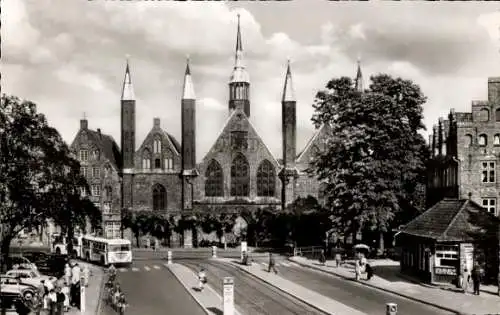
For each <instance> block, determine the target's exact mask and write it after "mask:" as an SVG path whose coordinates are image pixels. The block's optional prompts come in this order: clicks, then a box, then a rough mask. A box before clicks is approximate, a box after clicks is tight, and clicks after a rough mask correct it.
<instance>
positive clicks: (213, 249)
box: [212, 246, 217, 258]
mask: <svg viewBox="0 0 500 315" xmlns="http://www.w3.org/2000/svg"><path fill="white" fill-rule="evenodd" d="M212 258H217V246H212Z"/></svg>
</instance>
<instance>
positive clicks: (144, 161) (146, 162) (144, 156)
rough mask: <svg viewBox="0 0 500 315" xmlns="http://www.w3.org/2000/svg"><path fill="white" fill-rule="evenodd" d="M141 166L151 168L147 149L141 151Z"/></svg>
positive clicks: (149, 154)
mask: <svg viewBox="0 0 500 315" xmlns="http://www.w3.org/2000/svg"><path fill="white" fill-rule="evenodd" d="M142 168H143V169H145V170H146V169H151V153H150V152H149V150H148V149H145V150H144V151H143V152H142Z"/></svg>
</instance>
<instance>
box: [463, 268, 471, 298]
mask: <svg viewBox="0 0 500 315" xmlns="http://www.w3.org/2000/svg"><path fill="white" fill-rule="evenodd" d="M469 282H470V273H469V271H468V270H467V267H465V268H464V272H463V274H462V289H463V290H464V293H465V294H467V293H469V292H468V291H469Z"/></svg>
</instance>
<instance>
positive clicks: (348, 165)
mask: <svg viewBox="0 0 500 315" xmlns="http://www.w3.org/2000/svg"><path fill="white" fill-rule="evenodd" d="M371 82H372V83H371V85H370V87H369V89H368V90H366V91H364V92H358V91H357V90H356V89H355V88H354V84H353V82H352V81H351V79H349V78H345V77H343V78H339V79H332V80H330V81H329V82H328V84H327V85H326V90H324V91H320V92H318V94H317V96H316V100H315V104H314V105H313V106H314V109H315V114H314V115H313V118H312V120H313V121H314V123H315V124H316V126H319V125H322V124H324V125H326V127H327V130H328V132H327V133H328V138H327V142H326V146H325V149H324V150H322V151H321V152H319V153H318V154H317V156H316V157H315V158H314V159H313V161H312V163H311V169H310V171H311V172H312V173H314V174H316V175H317V177H318V179H319V180H320V181H322V182H324V183H325V195H326V196H327V197H326V207H327V208H328V210H329V211H330V212H331V214H332V218H333V223H334V224H335V225H336V227H337V228H338V229H339V231H340V232H342V233H352V234H353V236H354V235H355V234H356V232H358V231H359V230H360V229H362V228H369V229H372V230H377V231H379V232H380V235H382V233H384V232H386V231H388V230H389V228H390V225H391V222H392V220H393V218H394V216H395V214H397V213H398V212H399V211H401V204H403V203H407V204H412V203H413V202H412V198H416V197H417V196H418V194H417V193H415V188H416V187H417V186H418V185H419V184H424V181H425V163H426V159H427V157H428V154H427V146H426V144H425V140H424V138H423V137H422V136H421V135H420V134H419V131H421V130H423V129H424V128H425V127H424V125H423V123H422V117H423V114H422V113H423V108H422V104H424V103H425V101H426V97H425V96H424V95H423V93H422V92H421V90H420V88H419V87H418V86H417V85H415V84H414V83H412V82H411V81H409V80H403V79H401V78H392V77H390V76H388V75H385V74H380V75H376V76H373V77H371ZM353 239H354V240H355V237H353ZM379 246H380V247H381V249H383V238H382V237H381V238H380V244H379Z"/></svg>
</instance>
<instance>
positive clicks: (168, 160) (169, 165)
mask: <svg viewBox="0 0 500 315" xmlns="http://www.w3.org/2000/svg"><path fill="white" fill-rule="evenodd" d="M164 157H165V161H164V164H163V168H164V169H166V170H173V169H174V158H173V154H172V151H170V150H169V149H167V150H165V155H164Z"/></svg>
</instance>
